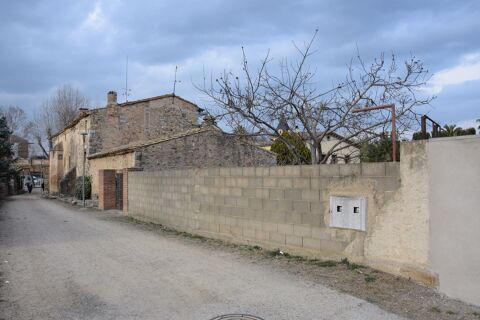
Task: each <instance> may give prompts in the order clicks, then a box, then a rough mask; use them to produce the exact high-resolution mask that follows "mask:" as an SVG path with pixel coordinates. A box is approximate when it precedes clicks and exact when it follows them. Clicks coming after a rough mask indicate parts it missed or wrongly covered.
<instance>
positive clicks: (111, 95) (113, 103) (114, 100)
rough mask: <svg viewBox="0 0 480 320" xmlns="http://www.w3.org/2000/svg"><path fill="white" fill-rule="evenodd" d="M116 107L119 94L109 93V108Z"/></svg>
mask: <svg viewBox="0 0 480 320" xmlns="http://www.w3.org/2000/svg"><path fill="white" fill-rule="evenodd" d="M116 105H117V93H116V92H115V91H108V93H107V107H114V106H116Z"/></svg>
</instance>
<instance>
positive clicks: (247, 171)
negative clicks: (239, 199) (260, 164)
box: [242, 167, 255, 177]
mask: <svg viewBox="0 0 480 320" xmlns="http://www.w3.org/2000/svg"><path fill="white" fill-rule="evenodd" d="M242 171H243V172H242V174H243V176H244V177H253V176H255V168H254V167H243V168H242Z"/></svg>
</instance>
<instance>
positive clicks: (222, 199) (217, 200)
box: [213, 196, 225, 206]
mask: <svg viewBox="0 0 480 320" xmlns="http://www.w3.org/2000/svg"><path fill="white" fill-rule="evenodd" d="M213 198H214V201H213V203H214V204H215V205H216V206H219V205H220V206H223V205H225V197H222V196H214V197H213Z"/></svg>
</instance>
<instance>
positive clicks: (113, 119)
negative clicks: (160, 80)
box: [89, 97, 198, 154]
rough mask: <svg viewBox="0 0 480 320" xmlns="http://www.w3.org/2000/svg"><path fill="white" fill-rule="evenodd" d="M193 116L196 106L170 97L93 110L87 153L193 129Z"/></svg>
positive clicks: (195, 117)
mask: <svg viewBox="0 0 480 320" xmlns="http://www.w3.org/2000/svg"><path fill="white" fill-rule="evenodd" d="M197 117H198V107H197V106H195V105H194V104H192V103H189V102H187V101H185V100H183V99H181V98H175V99H173V98H172V97H165V98H162V99H154V100H144V101H139V102H135V101H134V102H131V103H130V102H129V103H123V104H118V105H113V106H109V107H106V108H101V109H96V110H93V111H92V114H91V121H92V124H91V132H90V134H91V136H90V141H91V143H90V145H89V154H94V153H99V152H103V151H106V150H108V149H112V148H115V147H119V146H123V145H127V144H129V143H131V142H138V141H147V140H150V139H155V138H158V137H160V136H162V135H166V134H171V133H175V132H182V131H185V130H188V129H191V128H194V127H196V126H197Z"/></svg>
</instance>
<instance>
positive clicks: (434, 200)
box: [427, 136, 480, 305]
mask: <svg viewBox="0 0 480 320" xmlns="http://www.w3.org/2000/svg"><path fill="white" fill-rule="evenodd" d="M427 154H428V172H429V176H430V179H429V188H430V197H429V204H430V232H431V237H430V264H431V268H432V269H433V270H434V271H435V272H436V273H438V278H439V289H440V291H442V292H443V293H445V294H447V295H449V296H451V297H454V298H457V299H461V300H463V301H466V302H469V303H473V304H477V305H480V232H479V230H480V137H479V136H464V137H454V138H441V139H432V140H430V142H429V143H428V149H427Z"/></svg>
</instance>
